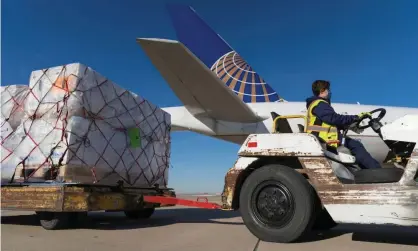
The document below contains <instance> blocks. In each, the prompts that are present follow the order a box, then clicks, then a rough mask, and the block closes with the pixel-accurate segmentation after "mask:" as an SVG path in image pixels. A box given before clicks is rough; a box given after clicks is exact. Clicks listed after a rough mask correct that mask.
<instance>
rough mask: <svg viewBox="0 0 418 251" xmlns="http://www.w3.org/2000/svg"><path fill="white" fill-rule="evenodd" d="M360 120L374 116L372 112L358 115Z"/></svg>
mask: <svg viewBox="0 0 418 251" xmlns="http://www.w3.org/2000/svg"><path fill="white" fill-rule="evenodd" d="M357 116H358V118H359V119H361V118H363V117H364V116H369V117H371V116H372V114H371V113H370V112H361V113H360V114H359V115H357Z"/></svg>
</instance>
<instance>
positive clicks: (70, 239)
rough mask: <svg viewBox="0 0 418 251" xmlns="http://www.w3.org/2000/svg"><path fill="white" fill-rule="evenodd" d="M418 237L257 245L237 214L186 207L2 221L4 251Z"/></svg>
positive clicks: (395, 244)
mask: <svg viewBox="0 0 418 251" xmlns="http://www.w3.org/2000/svg"><path fill="white" fill-rule="evenodd" d="M208 198H209V199H210V200H211V201H217V200H219V197H208ZM417 237H418V229H417V228H415V229H414V228H401V227H373V226H355V225H341V226H338V227H336V228H334V229H332V230H331V231H327V232H316V233H313V234H311V235H310V236H308V237H306V238H305V239H304V240H302V241H301V242H300V243H292V244H276V243H265V242H259V243H258V240H257V239H256V238H255V237H254V236H253V235H252V234H251V233H250V232H249V231H248V230H247V228H246V227H245V225H243V223H242V219H241V217H240V215H239V213H238V212H228V211H216V210H205V209H197V208H185V207H172V208H165V209H158V210H157V211H156V212H155V214H154V215H153V216H152V217H151V218H150V219H146V220H130V219H127V218H126V217H125V216H124V214H123V213H104V212H94V213H90V214H89V217H88V222H87V224H86V225H85V226H84V227H83V228H81V229H67V230H56V231H47V230H44V229H43V228H42V227H41V226H40V225H39V222H38V219H37V216H36V215H35V214H34V213H33V212H18V211H2V218H1V250H2V251H45V250H48V249H55V250H56V249H59V250H60V251H67V250H72V251H73V250H77V251H82V250H86V251H92V250H96V251H119V250H120V251H122V250H123V251H129V250H135V251H140V250H144V251H145V250H146V251H154V250H155V251H163V250H167V251H168V250H170V251H172V250H182V251H189V250H190V251H211V250H213V251H215V250H216V251H224V250H225V251H234V250H237V251H245V250H258V251H267V250H283V251H294V250H295V251H296V250H309V251H326V250H333V251H335V250H338V251H344V250H379V251H397V250H405V251H406V250H415V251H417V250H418V238H417ZM257 243H258V246H257V247H256V245H257Z"/></svg>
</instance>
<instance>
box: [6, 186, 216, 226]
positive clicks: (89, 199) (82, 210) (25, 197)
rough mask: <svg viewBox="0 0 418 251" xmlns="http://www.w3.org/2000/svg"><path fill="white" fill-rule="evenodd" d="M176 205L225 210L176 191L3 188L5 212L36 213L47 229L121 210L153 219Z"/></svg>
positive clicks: (127, 213)
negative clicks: (89, 215)
mask: <svg viewBox="0 0 418 251" xmlns="http://www.w3.org/2000/svg"><path fill="white" fill-rule="evenodd" d="M175 205H184V206H192V207H200V208H207V209H221V206H220V205H218V204H214V203H209V202H199V201H191V200H184V199H178V198H176V194H175V192H174V191H173V190H172V189H159V188H125V187H110V186H94V185H89V186H87V185H78V184H56V183H53V184H45V183H42V184H33V183H32V184H8V185H6V186H2V187H1V209H2V210H19V211H35V212H36V214H37V215H38V216H39V218H40V224H41V226H42V227H43V228H44V229H47V230H54V229H64V228H69V227H70V226H76V225H77V223H80V222H81V221H83V220H82V219H83V217H85V216H87V212H90V211H107V212H118V211H119V212H124V213H125V215H126V216H127V217H128V218H135V219H139V218H149V217H151V215H152V214H153V213H154V210H155V208H158V207H171V206H175Z"/></svg>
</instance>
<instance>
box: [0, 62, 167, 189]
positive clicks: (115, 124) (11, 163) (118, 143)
mask: <svg viewBox="0 0 418 251" xmlns="http://www.w3.org/2000/svg"><path fill="white" fill-rule="evenodd" d="M27 93H28V95H26V96H25V100H24V113H23V114H22V116H21V118H23V119H22V120H21V123H20V125H19V126H18V127H17V128H15V130H14V132H13V133H11V134H10V135H7V136H6V137H3V135H2V142H1V159H2V160H1V165H2V183H5V182H10V181H12V179H13V181H14V182H22V181H23V182H39V181H41V182H42V181H47V180H53V181H58V182H75V183H82V184H103V185H117V183H118V182H120V181H123V183H124V185H128V186H135V187H151V186H153V185H156V184H158V185H159V186H160V187H166V186H167V182H168V168H169V157H170V156H169V155H170V115H169V114H168V113H166V112H164V111H163V110H161V109H159V108H157V107H156V106H155V105H153V104H151V103H149V102H148V101H147V100H145V99H143V98H142V97H140V96H138V95H136V94H134V93H132V92H130V91H127V90H124V89H123V88H121V87H119V86H117V85H116V84H114V83H113V82H111V81H110V80H108V79H106V78H105V77H103V76H101V75H100V74H98V73H97V72H95V71H94V70H92V69H91V68H89V67H86V66H84V65H82V64H70V65H65V66H59V67H53V68H49V69H44V70H38V71H34V72H32V74H31V77H30V83H29V89H28V91H27ZM2 109H3V106H2ZM2 111H3V110H2ZM6 170H8V171H6ZM11 170H12V171H11ZM3 171H5V172H4V175H3Z"/></svg>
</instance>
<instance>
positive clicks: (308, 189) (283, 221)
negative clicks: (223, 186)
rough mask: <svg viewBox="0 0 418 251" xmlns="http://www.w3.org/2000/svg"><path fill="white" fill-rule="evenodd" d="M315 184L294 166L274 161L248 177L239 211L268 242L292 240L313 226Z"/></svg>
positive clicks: (287, 241)
mask: <svg viewBox="0 0 418 251" xmlns="http://www.w3.org/2000/svg"><path fill="white" fill-rule="evenodd" d="M313 192H314V191H313V188H312V186H311V185H310V184H309V182H308V181H307V180H306V179H305V178H304V177H303V176H302V175H300V174H299V173H298V172H296V171H294V170H293V169H291V168H289V167H287V166H283V165H278V164H271V165H266V166H264V167H261V168H259V169H257V170H255V171H254V172H252V173H251V175H250V176H249V177H248V178H247V179H246V180H245V182H244V184H243V186H242V189H241V192H240V212H241V215H242V218H243V221H244V223H245V225H246V226H247V228H248V230H249V231H250V232H251V233H252V234H254V235H255V236H256V237H257V238H259V239H261V240H263V241H267V242H281V243H289V242H293V241H296V240H298V239H299V238H300V237H302V236H303V235H304V234H305V233H306V232H307V231H308V230H310V228H311V226H312V224H313V221H314V218H315V217H314V216H315V204H314V203H315V200H314V193H313Z"/></svg>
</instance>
